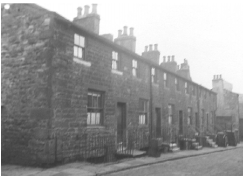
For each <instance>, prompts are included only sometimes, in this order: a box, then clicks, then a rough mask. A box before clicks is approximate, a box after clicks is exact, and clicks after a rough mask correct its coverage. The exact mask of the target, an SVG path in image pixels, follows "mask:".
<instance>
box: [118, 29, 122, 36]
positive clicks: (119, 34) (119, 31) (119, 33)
mask: <svg viewBox="0 0 243 176" xmlns="http://www.w3.org/2000/svg"><path fill="white" fill-rule="evenodd" d="M121 35H122V30H121V29H120V30H118V37H121Z"/></svg>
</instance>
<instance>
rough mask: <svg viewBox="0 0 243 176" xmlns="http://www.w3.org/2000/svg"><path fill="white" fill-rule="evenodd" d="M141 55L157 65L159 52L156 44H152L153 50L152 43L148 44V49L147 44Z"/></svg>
mask: <svg viewBox="0 0 243 176" xmlns="http://www.w3.org/2000/svg"><path fill="white" fill-rule="evenodd" d="M142 56H143V57H145V58H147V59H148V60H150V61H152V62H154V63H156V64H158V65H159V56H160V52H159V50H158V44H154V50H153V45H152V44H150V45H149V50H148V46H145V51H144V52H143V53H142Z"/></svg>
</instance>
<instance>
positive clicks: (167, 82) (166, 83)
mask: <svg viewBox="0 0 243 176" xmlns="http://www.w3.org/2000/svg"><path fill="white" fill-rule="evenodd" d="M164 86H165V87H169V81H168V76H167V73H164Z"/></svg>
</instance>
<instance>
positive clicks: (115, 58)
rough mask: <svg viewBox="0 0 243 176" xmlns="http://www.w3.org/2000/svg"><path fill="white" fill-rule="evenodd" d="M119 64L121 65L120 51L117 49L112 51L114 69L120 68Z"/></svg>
mask: <svg viewBox="0 0 243 176" xmlns="http://www.w3.org/2000/svg"><path fill="white" fill-rule="evenodd" d="M119 65H120V63H119V57H118V53H117V52H115V51H112V69H113V70H120V67H119Z"/></svg>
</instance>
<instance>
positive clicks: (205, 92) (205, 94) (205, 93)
mask: <svg viewBox="0 0 243 176" xmlns="http://www.w3.org/2000/svg"><path fill="white" fill-rule="evenodd" d="M204 98H205V99H207V91H204Z"/></svg>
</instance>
